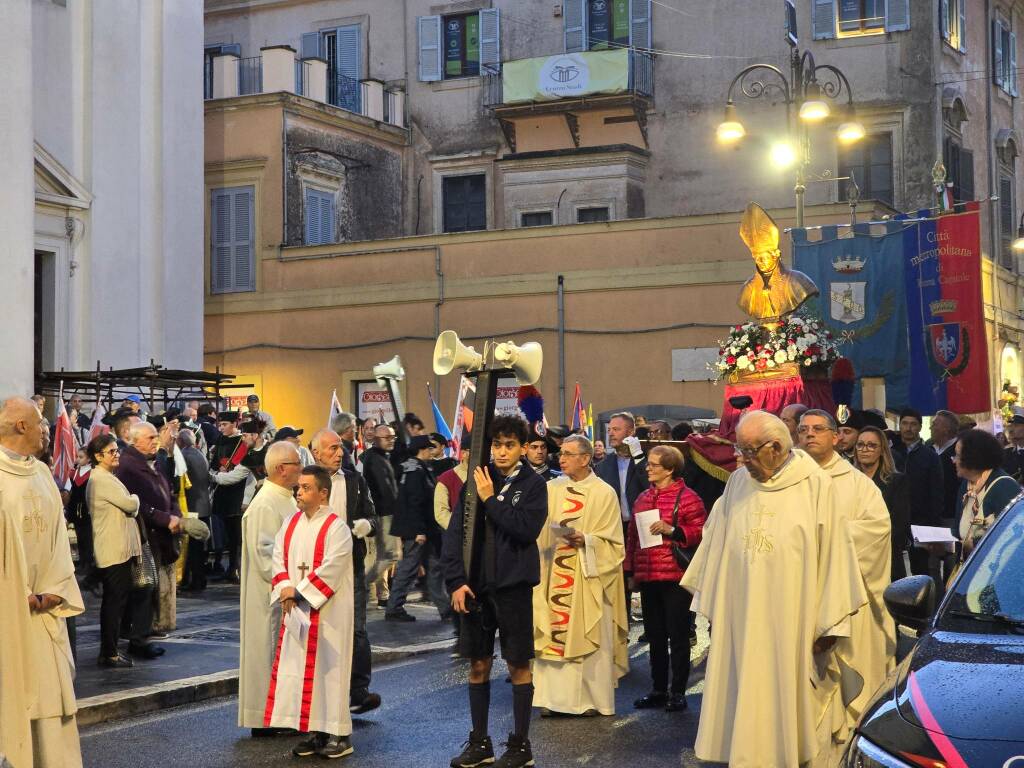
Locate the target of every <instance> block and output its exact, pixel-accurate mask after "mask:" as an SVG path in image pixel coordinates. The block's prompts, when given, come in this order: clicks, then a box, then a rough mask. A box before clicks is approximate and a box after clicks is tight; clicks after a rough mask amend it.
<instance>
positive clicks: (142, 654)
mask: <svg viewBox="0 0 1024 768" xmlns="http://www.w3.org/2000/svg"><path fill="white" fill-rule="evenodd" d="M128 653H130V654H131V655H132V656H137V657H138V658H140V659H158V658H160V657H161V656H163V655H164V649H163V648H161V647H160V646H159V645H153V643H148V644H146V645H129V646H128Z"/></svg>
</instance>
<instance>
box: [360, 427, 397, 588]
mask: <svg viewBox="0 0 1024 768" xmlns="http://www.w3.org/2000/svg"><path fill="white" fill-rule="evenodd" d="M394 447H395V430H394V429H392V428H391V427H390V426H388V425H387V424H381V425H379V426H378V427H376V428H375V429H374V430H373V445H372V446H371V447H370V448H369V449H368V450H367V451H365V452H364V453H363V455H362V464H363V477H364V478H366V485H367V487H368V488H369V489H370V498H371V499H373V506H374V508H375V509H376V510H377V517H378V518H379V520H380V525H378V526H377V535H376V537H375V543H376V545H377V559H376V561H375V562H374V564H373V568H372V569H371V571H370V573H368V574H367V584H374V585H375V587H376V591H377V605H378V606H381V607H383V606H385V605H387V601H388V597H389V596H390V588H389V586H388V576H387V572H388V571H389V570H390V569H391V567H392V566H393V565H394V564H395V563H396V562H397V561H398V557H399V551H398V539H397V538H396V537H394V536H392V535H391V521H392V519H393V518H392V515H394V514H395V510H396V509H397V508H398V481H397V480H396V479H395V468H394V467H392V466H391V458H390V452H391V450H392V449H393V448H394Z"/></svg>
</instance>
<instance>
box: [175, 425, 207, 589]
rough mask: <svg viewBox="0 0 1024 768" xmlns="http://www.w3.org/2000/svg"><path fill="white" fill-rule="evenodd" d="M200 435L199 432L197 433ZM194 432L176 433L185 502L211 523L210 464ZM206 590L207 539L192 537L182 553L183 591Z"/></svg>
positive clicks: (197, 515) (200, 517)
mask: <svg viewBox="0 0 1024 768" xmlns="http://www.w3.org/2000/svg"><path fill="white" fill-rule="evenodd" d="M199 434H200V435H201V434H202V432H200V433H199ZM196 436H197V435H196V433H195V432H193V431H192V430H190V429H183V430H181V431H180V432H179V433H178V447H179V448H180V449H181V455H182V456H184V457H185V466H186V467H187V470H188V481H189V483H190V484H191V485H190V486H189V487H188V488H186V489H185V501H186V502H187V503H188V508H189V511H190V512H193V513H195V515H196V517H198V518H199V519H200V520H202V521H203V522H204V523H206V525H207V527H209V526H210V510H211V506H210V465H209V464H208V463H207V461H206V457H205V456H204V455H203V452H202V451H201V450H200V449H199V447H198V446H197V445H196ZM204 589H206V542H203V541H199V540H196V539H193V540H191V541H189V543H188V553H187V554H186V555H185V572H184V574H183V575H182V579H181V590H182V591H184V592H202V591H203V590H204Z"/></svg>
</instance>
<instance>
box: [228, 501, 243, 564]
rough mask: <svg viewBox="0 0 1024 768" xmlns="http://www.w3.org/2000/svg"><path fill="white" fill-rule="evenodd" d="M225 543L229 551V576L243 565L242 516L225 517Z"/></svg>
mask: <svg viewBox="0 0 1024 768" xmlns="http://www.w3.org/2000/svg"><path fill="white" fill-rule="evenodd" d="M224 545H225V548H226V549H227V551H228V576H231V575H232V574H235V573H237V572H238V570H239V569H240V567H241V555H242V516H241V515H233V516H232V517H225V518H224Z"/></svg>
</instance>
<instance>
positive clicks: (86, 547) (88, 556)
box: [70, 514, 96, 576]
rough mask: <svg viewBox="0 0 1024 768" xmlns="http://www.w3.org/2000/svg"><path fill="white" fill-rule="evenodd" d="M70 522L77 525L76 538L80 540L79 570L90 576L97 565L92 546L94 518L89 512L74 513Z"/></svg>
mask: <svg viewBox="0 0 1024 768" xmlns="http://www.w3.org/2000/svg"><path fill="white" fill-rule="evenodd" d="M70 522H71V524H72V525H73V526H75V539H76V540H77V541H78V570H79V572H81V573H83V574H85V575H86V576H89V575H91V574H92V572H93V570H94V569H95V566H96V559H95V557H94V556H93V546H92V518H91V517H90V516H89V515H88V514H85V515H83V514H74V515H73V516H72V517H71V521H70Z"/></svg>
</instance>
